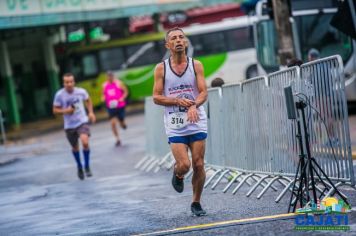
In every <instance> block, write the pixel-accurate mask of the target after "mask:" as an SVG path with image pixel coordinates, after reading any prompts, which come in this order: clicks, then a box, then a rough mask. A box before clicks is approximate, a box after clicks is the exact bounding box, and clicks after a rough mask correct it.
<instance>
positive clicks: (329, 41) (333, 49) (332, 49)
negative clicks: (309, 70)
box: [295, 14, 352, 62]
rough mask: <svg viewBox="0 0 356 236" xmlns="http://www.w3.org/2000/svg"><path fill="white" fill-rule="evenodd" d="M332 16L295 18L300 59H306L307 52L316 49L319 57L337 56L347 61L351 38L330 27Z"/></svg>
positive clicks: (349, 54)
mask: <svg viewBox="0 0 356 236" xmlns="http://www.w3.org/2000/svg"><path fill="white" fill-rule="evenodd" d="M332 16H333V14H324V15H307V16H298V17H295V20H296V24H297V29H298V35H299V42H300V46H301V52H302V57H303V60H304V61H307V59H308V56H307V54H308V51H309V49H311V48H316V49H318V50H319V51H320V56H321V57H327V56H331V55H335V54H339V55H340V56H341V57H342V59H343V61H344V62H345V61H347V60H348V59H349V57H350V56H351V53H352V46H351V45H352V42H351V38H350V37H348V36H346V35H345V34H343V33H342V32H340V31H338V30H337V29H335V28H334V27H333V26H331V25H330V21H331V19H332Z"/></svg>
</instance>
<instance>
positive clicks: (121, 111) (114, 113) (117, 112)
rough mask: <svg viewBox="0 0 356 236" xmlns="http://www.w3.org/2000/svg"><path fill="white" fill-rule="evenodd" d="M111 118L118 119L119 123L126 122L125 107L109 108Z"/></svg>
mask: <svg viewBox="0 0 356 236" xmlns="http://www.w3.org/2000/svg"><path fill="white" fill-rule="evenodd" d="M107 110H108V114H109V118H110V119H111V118H114V117H117V118H118V119H119V121H124V120H125V107H122V108H108V109H107Z"/></svg>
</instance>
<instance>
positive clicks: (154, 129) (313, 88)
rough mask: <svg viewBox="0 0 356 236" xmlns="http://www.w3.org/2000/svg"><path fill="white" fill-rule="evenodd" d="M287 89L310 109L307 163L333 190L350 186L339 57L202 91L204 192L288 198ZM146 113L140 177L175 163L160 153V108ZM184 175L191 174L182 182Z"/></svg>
mask: <svg viewBox="0 0 356 236" xmlns="http://www.w3.org/2000/svg"><path fill="white" fill-rule="evenodd" d="M286 86H291V87H292V90H293V93H294V94H295V95H296V97H295V100H298V99H301V100H305V101H306V102H307V103H308V104H309V106H308V108H307V110H306V114H307V116H308V117H307V122H308V127H309V128H308V134H309V136H310V137H311V138H310V140H311V149H312V155H313V157H315V158H316V160H317V162H318V163H319V164H320V165H321V167H322V168H323V169H324V170H325V172H326V173H327V174H328V176H329V177H330V179H332V180H333V181H335V182H336V186H339V185H341V184H348V185H351V186H354V185H355V180H354V172H353V165H352V155H351V143H350V133H349V127H348V114H347V105H346V100H345V87H344V79H343V65H342V60H341V58H340V57H339V56H333V57H328V58H324V59H321V60H317V61H314V62H311V63H307V64H304V65H303V66H301V67H300V68H299V67H293V68H288V69H285V70H281V71H278V72H275V73H272V74H269V75H268V76H267V77H257V78H253V79H250V80H247V81H244V82H242V83H238V84H228V85H224V86H223V87H222V88H213V89H209V91H208V97H209V98H208V102H207V103H206V104H205V108H206V110H207V115H208V129H209V131H208V139H207V145H206V147H207V148H206V159H205V161H206V168H207V170H212V171H213V174H212V175H210V177H209V178H208V179H207V181H206V183H205V186H204V187H205V188H207V187H208V186H209V185H210V184H212V185H211V188H212V189H215V188H216V187H217V186H218V185H219V184H220V183H222V182H223V181H224V182H225V186H223V188H222V189H221V190H222V191H223V192H227V191H228V190H229V189H230V188H231V187H232V186H234V185H235V188H234V189H233V190H232V193H233V194H235V193H236V192H237V191H238V190H239V189H241V188H242V186H243V185H245V184H246V185H249V187H250V189H249V191H248V193H247V194H246V195H247V196H250V195H251V194H252V193H253V192H254V191H256V190H257V189H258V188H260V190H261V191H260V193H259V194H258V195H257V198H261V197H262V196H263V195H264V194H265V193H266V192H267V191H268V189H270V188H271V189H273V190H274V191H278V190H281V192H280V193H279V195H278V197H277V198H276V200H275V201H276V202H279V201H280V200H281V198H282V197H283V196H285V194H286V193H287V192H288V191H291V187H292V185H293V183H294V182H295V181H296V180H295V179H294V176H295V171H296V168H297V166H298V162H299V156H298V155H299V148H298V145H297V138H296V133H297V132H296V129H297V128H296V121H295V120H288V118H287V111H286V105H285V98H284V91H283V88H284V87H286ZM145 106H146V113H145V117H146V124H148V125H147V134H146V138H147V156H148V157H146V159H143V160H142V161H141V162H140V163H138V164H139V166H140V165H141V166H142V165H143V166H144V168H142V169H146V170H147V168H148V170H149V169H152V168H156V169H155V171H157V170H158V169H160V168H161V167H162V166H167V168H168V169H169V168H171V167H172V166H173V164H174V158H173V157H172V155H171V153H170V152H169V147H168V145H166V144H164V145H162V143H163V142H164V141H162V140H167V138H166V136H165V135H164V131H163V121H162V119H161V118H160V117H163V112H162V109H163V108H161V107H160V106H156V105H154V104H153V102H152V98H147V99H146V104H145ZM152 137H155V138H153V139H152ZM329 137H330V139H329ZM157 142H160V144H159V143H157ZM145 163H148V164H145ZM191 174H192V171H190V172H189V174H188V175H187V176H186V177H187V178H188V177H190V176H191ZM329 187H330V186H329ZM327 189H329V191H328V192H327V193H325V191H326V190H325V188H324V187H323V186H321V185H317V191H319V192H320V193H322V194H324V195H325V196H329V195H332V194H333V189H332V188H327Z"/></svg>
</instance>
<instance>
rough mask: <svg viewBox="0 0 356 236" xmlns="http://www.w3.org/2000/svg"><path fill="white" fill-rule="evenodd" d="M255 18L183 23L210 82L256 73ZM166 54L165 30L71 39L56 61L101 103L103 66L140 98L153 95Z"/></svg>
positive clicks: (191, 50)
mask: <svg viewBox="0 0 356 236" xmlns="http://www.w3.org/2000/svg"><path fill="white" fill-rule="evenodd" d="M253 19H254V18H250V17H247V16H241V17H236V18H231V19H225V20H222V21H218V22H214V23H207V24H199V25H192V26H189V27H185V28H183V30H184V32H185V33H186V34H187V36H188V39H189V41H190V45H189V47H188V55H189V56H192V57H194V58H196V59H197V60H200V61H201V62H202V63H203V65H204V70H205V71H204V72H205V77H206V79H207V83H208V84H210V81H211V80H212V79H213V78H215V77H221V78H222V79H224V80H225V81H226V82H238V81H242V80H244V79H246V78H249V77H254V76H256V75H257V66H256V50H255V47H254V43H253V27H252V26H253V22H252V20H253ZM168 55H169V54H168V53H167V50H166V48H165V46H164V33H163V32H161V33H147V34H144V35H138V36H132V37H130V38H124V39H117V40H110V41H107V42H105V43H97V44H90V45H81V46H78V45H73V46H70V47H69V48H68V49H67V50H66V52H65V53H64V54H62V55H59V57H60V58H59V60H58V61H60V64H61V70H62V72H64V71H71V72H73V73H74V74H75V75H76V78H78V83H77V84H78V86H80V87H83V88H85V89H87V90H88V91H89V93H90V94H91V96H92V98H93V103H94V105H96V106H98V105H100V104H101V100H100V97H101V84H102V83H103V82H104V81H105V79H106V77H105V71H107V70H111V71H114V72H115V73H116V74H117V76H119V77H120V79H121V80H122V81H123V82H125V84H126V85H127V86H128V88H129V91H130V99H131V100H133V101H135V100H142V99H143V98H144V97H146V96H151V95H152V87H153V71H154V68H155V65H156V64H157V63H159V62H160V61H162V59H164V58H166V57H167V56H168Z"/></svg>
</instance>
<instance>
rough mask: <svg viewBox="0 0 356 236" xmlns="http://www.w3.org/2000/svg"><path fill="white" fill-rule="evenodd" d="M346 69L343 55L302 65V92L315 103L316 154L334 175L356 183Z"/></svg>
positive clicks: (313, 134)
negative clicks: (346, 88)
mask: <svg viewBox="0 0 356 236" xmlns="http://www.w3.org/2000/svg"><path fill="white" fill-rule="evenodd" d="M343 70H344V68H343V63H342V59H341V57H340V56H332V57H328V58H324V59H320V60H318V61H314V62H310V63H307V64H304V65H302V66H301V75H302V80H303V88H302V92H303V94H305V95H307V97H308V100H309V102H310V105H311V106H312V107H313V108H312V110H311V111H310V112H311V122H310V125H309V130H310V131H309V133H310V137H311V143H312V145H311V146H312V153H313V156H315V158H316V161H317V162H318V163H319V164H320V165H321V167H322V168H323V170H324V171H325V172H326V173H327V175H328V176H329V177H330V178H331V179H334V180H338V181H340V180H341V181H343V182H348V181H350V182H351V185H355V179H354V172H353V163H352V151H351V141H350V131H349V121H348V112H347V103H346V97H345V81H344V74H343ZM303 96H304V95H303Z"/></svg>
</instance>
